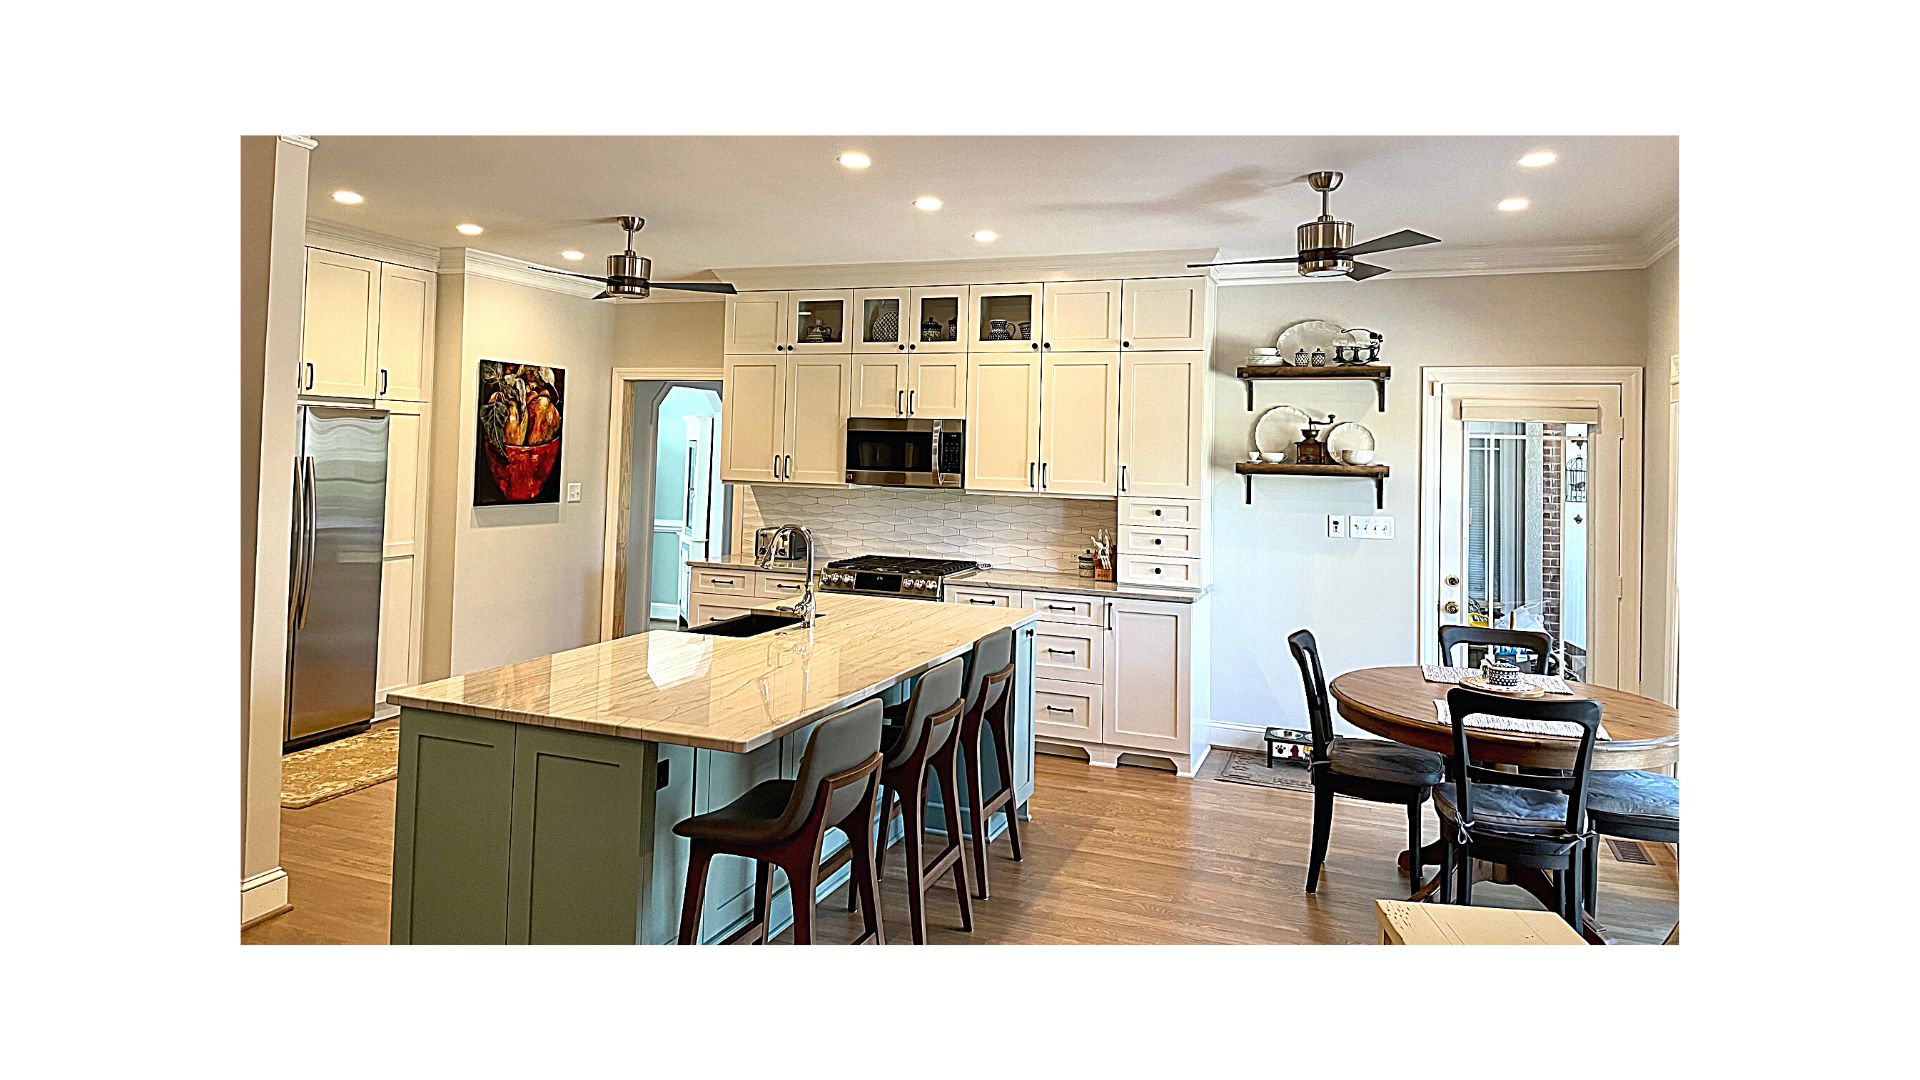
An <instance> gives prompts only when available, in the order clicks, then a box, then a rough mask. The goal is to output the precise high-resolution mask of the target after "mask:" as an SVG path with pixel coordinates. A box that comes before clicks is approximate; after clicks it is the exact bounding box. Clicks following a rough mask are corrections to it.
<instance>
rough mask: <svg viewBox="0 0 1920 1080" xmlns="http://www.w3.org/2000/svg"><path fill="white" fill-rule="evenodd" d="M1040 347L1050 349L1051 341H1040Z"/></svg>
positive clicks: (1051, 346)
mask: <svg viewBox="0 0 1920 1080" xmlns="http://www.w3.org/2000/svg"><path fill="white" fill-rule="evenodd" d="M1040 347H1041V348H1043V349H1051V348H1053V342H1051V341H1043V342H1041V343H1040Z"/></svg>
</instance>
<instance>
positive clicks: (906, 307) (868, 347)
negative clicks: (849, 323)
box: [853, 289, 914, 353]
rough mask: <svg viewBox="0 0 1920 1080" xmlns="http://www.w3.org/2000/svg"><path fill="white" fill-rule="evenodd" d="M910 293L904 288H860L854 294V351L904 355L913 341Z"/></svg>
mask: <svg viewBox="0 0 1920 1080" xmlns="http://www.w3.org/2000/svg"><path fill="white" fill-rule="evenodd" d="M912 295H913V294H912V293H911V292H909V291H908V290H906V289H861V290H860V291H859V292H856V293H854V294H853V316H854V330H853V351H854V352H857V353H903V352H906V351H907V342H908V341H909V340H911V339H912V338H913V336H914V335H913V334H912V333H911V331H912V330H913V310H912V304H913V301H912Z"/></svg>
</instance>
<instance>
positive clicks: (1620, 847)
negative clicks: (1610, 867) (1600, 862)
mask: <svg viewBox="0 0 1920 1080" xmlns="http://www.w3.org/2000/svg"><path fill="white" fill-rule="evenodd" d="M1607 847H1609V848H1611V849H1613V858H1614V861H1616V862H1625V863H1639V864H1640V865H1641V866H1652V865H1653V856H1651V855H1649V854H1647V849H1646V848H1643V847H1641V846H1640V845H1639V844H1636V843H1634V842H1633V841H1632V840H1619V839H1615V838H1614V837H1611V836H1609V837H1607Z"/></svg>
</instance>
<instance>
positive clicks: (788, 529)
mask: <svg viewBox="0 0 1920 1080" xmlns="http://www.w3.org/2000/svg"><path fill="white" fill-rule="evenodd" d="M788 533H798V534H799V536H800V539H802V540H804V541H806V544H807V580H806V583H805V585H804V591H803V592H801V594H800V599H799V601H797V602H796V603H794V604H792V605H787V604H776V605H774V609H773V610H775V611H791V612H793V613H794V614H796V615H799V616H800V617H802V618H803V619H805V620H806V626H807V629H809V630H811V629H813V546H814V545H813V530H812V529H809V528H807V527H806V526H805V525H782V526H780V527H779V528H777V529H775V530H773V535H772V536H770V537H768V538H767V550H766V551H764V552H762V553H761V554H760V557H759V558H757V559H755V560H754V565H756V566H758V567H759V568H760V569H762V570H766V569H769V568H770V567H772V566H773V557H774V556H775V555H777V554H778V553H779V551H780V541H781V540H782V539H783V538H784V537H785V536H786V535H787V534H788Z"/></svg>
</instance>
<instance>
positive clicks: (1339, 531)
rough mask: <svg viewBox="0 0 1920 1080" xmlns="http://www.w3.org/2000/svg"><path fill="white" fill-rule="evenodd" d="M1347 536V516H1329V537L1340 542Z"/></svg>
mask: <svg viewBox="0 0 1920 1080" xmlns="http://www.w3.org/2000/svg"><path fill="white" fill-rule="evenodd" d="M1345 535H1347V516H1346V515H1345V514H1328V515H1327V536H1328V537H1330V538H1332V539H1335V540H1338V539H1340V538H1341V537H1343V536H1345Z"/></svg>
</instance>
